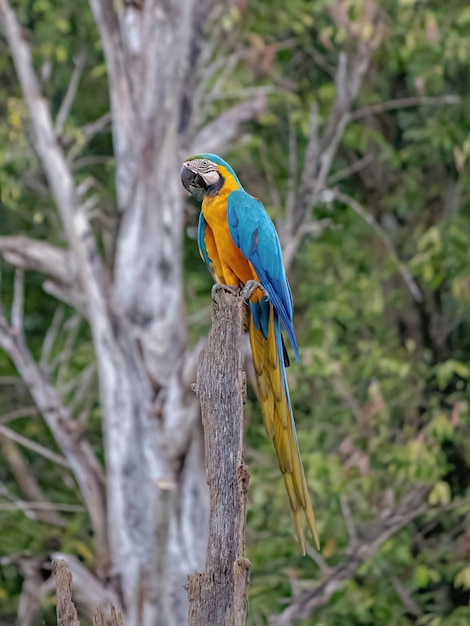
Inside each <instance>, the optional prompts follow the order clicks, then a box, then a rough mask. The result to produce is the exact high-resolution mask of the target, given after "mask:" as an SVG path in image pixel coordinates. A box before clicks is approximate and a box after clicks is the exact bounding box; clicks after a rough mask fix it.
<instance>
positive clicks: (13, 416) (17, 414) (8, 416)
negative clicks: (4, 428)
mask: <svg viewBox="0 0 470 626" xmlns="http://www.w3.org/2000/svg"><path fill="white" fill-rule="evenodd" d="M37 414H38V409H37V407H36V406H26V407H21V408H20V409H15V410H14V411H10V412H9V413H5V414H4V415H2V416H0V424H8V422H13V421H14V420H17V419H21V418H22V417H35V416H36V415H37Z"/></svg>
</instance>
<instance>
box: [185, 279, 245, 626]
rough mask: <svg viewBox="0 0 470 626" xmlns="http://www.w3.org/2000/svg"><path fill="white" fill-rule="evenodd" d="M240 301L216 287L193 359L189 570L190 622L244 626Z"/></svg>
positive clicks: (242, 308)
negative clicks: (204, 527)
mask: <svg viewBox="0 0 470 626" xmlns="http://www.w3.org/2000/svg"><path fill="white" fill-rule="evenodd" d="M244 316H245V303H244V301H243V300H242V299H241V298H240V297H237V296H234V295H233V294H231V293H228V292H227V291H224V290H223V288H219V289H218V290H217V291H216V292H215V296H214V306H213V310H212V329H211V331H210V333H209V338H208V342H207V346H206V347H205V348H204V350H203V351H202V353H201V355H200V358H199V366H198V373H197V385H196V393H197V395H198V397H199V400H200V402H201V411H202V423H203V426H204V441H205V455H206V470H207V483H208V485H209V492H210V518H209V542H208V546H207V553H206V570H205V572H203V573H202V574H201V573H196V574H191V575H190V576H189V577H188V582H187V584H186V589H187V591H188V596H189V624H190V626H201V624H210V625H211V626H244V625H245V623H246V606H247V595H248V584H249V575H250V562H249V561H248V559H246V558H245V557H244V548H245V520H246V492H247V488H248V481H249V474H248V470H247V468H246V466H245V465H244V464H243V402H244V397H245V377H244V373H243V371H242V336H243V325H244Z"/></svg>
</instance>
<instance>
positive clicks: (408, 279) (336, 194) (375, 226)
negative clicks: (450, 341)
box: [325, 189, 423, 303]
mask: <svg viewBox="0 0 470 626" xmlns="http://www.w3.org/2000/svg"><path fill="white" fill-rule="evenodd" d="M325 194H326V195H327V197H331V198H332V199H336V200H338V201H339V202H342V203H343V204H346V205H347V206H349V207H350V208H351V209H352V210H353V211H354V212H355V213H357V215H359V217H361V218H362V219H363V220H364V221H365V222H366V223H367V224H369V226H370V227H371V228H372V230H373V231H374V232H375V234H376V235H377V236H378V237H379V238H380V239H381V240H382V242H383V243H384V245H385V247H386V248H387V251H388V253H389V254H390V256H391V258H392V259H393V262H394V263H395V265H396V266H397V269H398V271H399V272H400V274H401V276H402V278H403V281H404V282H405V285H406V286H407V288H408V291H409V292H410V294H411V296H412V298H413V300H414V301H415V302H417V303H421V302H422V301H423V295H422V293H421V290H420V288H419V287H418V285H417V283H416V282H415V280H414V278H413V277H412V276H411V274H410V272H409V271H408V268H407V267H406V266H405V265H404V264H403V263H402V261H400V258H399V256H398V253H397V251H396V249H395V246H394V245H393V243H392V241H391V239H390V238H389V236H388V235H387V233H386V232H385V231H384V229H383V228H382V226H381V225H380V224H379V222H378V221H377V220H376V219H375V217H374V216H373V215H371V214H370V213H368V212H367V211H366V210H365V209H364V207H363V206H362V205H361V204H359V202H357V200H355V199H354V198H352V197H351V196H349V195H347V194H345V193H342V192H340V191H338V190H336V189H328V190H326V191H325Z"/></svg>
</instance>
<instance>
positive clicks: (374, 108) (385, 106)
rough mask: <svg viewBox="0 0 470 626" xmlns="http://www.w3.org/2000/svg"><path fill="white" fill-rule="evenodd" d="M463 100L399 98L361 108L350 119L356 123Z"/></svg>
mask: <svg viewBox="0 0 470 626" xmlns="http://www.w3.org/2000/svg"><path fill="white" fill-rule="evenodd" d="M461 102H462V98H461V97H460V96H453V95H446V96H411V97H409V98H397V99H396V100H388V101H387V102H378V103H377V104H370V105H369V106H366V107H361V108H360V109H357V110H356V111H353V112H352V113H351V115H350V117H349V119H350V121H352V122H355V121H356V120H359V119H361V118H363V117H367V116H368V115H377V113H384V112H385V111H396V110H397V109H406V108H409V107H418V106H443V105H445V104H460V103H461Z"/></svg>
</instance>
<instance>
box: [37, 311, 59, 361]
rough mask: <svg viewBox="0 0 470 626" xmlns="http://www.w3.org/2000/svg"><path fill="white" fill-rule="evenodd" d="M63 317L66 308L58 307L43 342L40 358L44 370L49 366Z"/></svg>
mask: <svg viewBox="0 0 470 626" xmlns="http://www.w3.org/2000/svg"><path fill="white" fill-rule="evenodd" d="M63 319H64V308H63V307H57V308H56V310H55V311H54V316H53V318H52V322H51V323H50V326H49V328H48V329H47V332H46V336H45V337H44V341H43V343H42V349H41V358H40V360H39V367H40V368H41V369H42V370H43V369H45V368H46V367H47V365H48V363H49V361H50V358H51V351H52V348H53V347H54V344H55V342H56V339H57V335H58V334H59V329H60V326H61V324H62V321H63Z"/></svg>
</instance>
